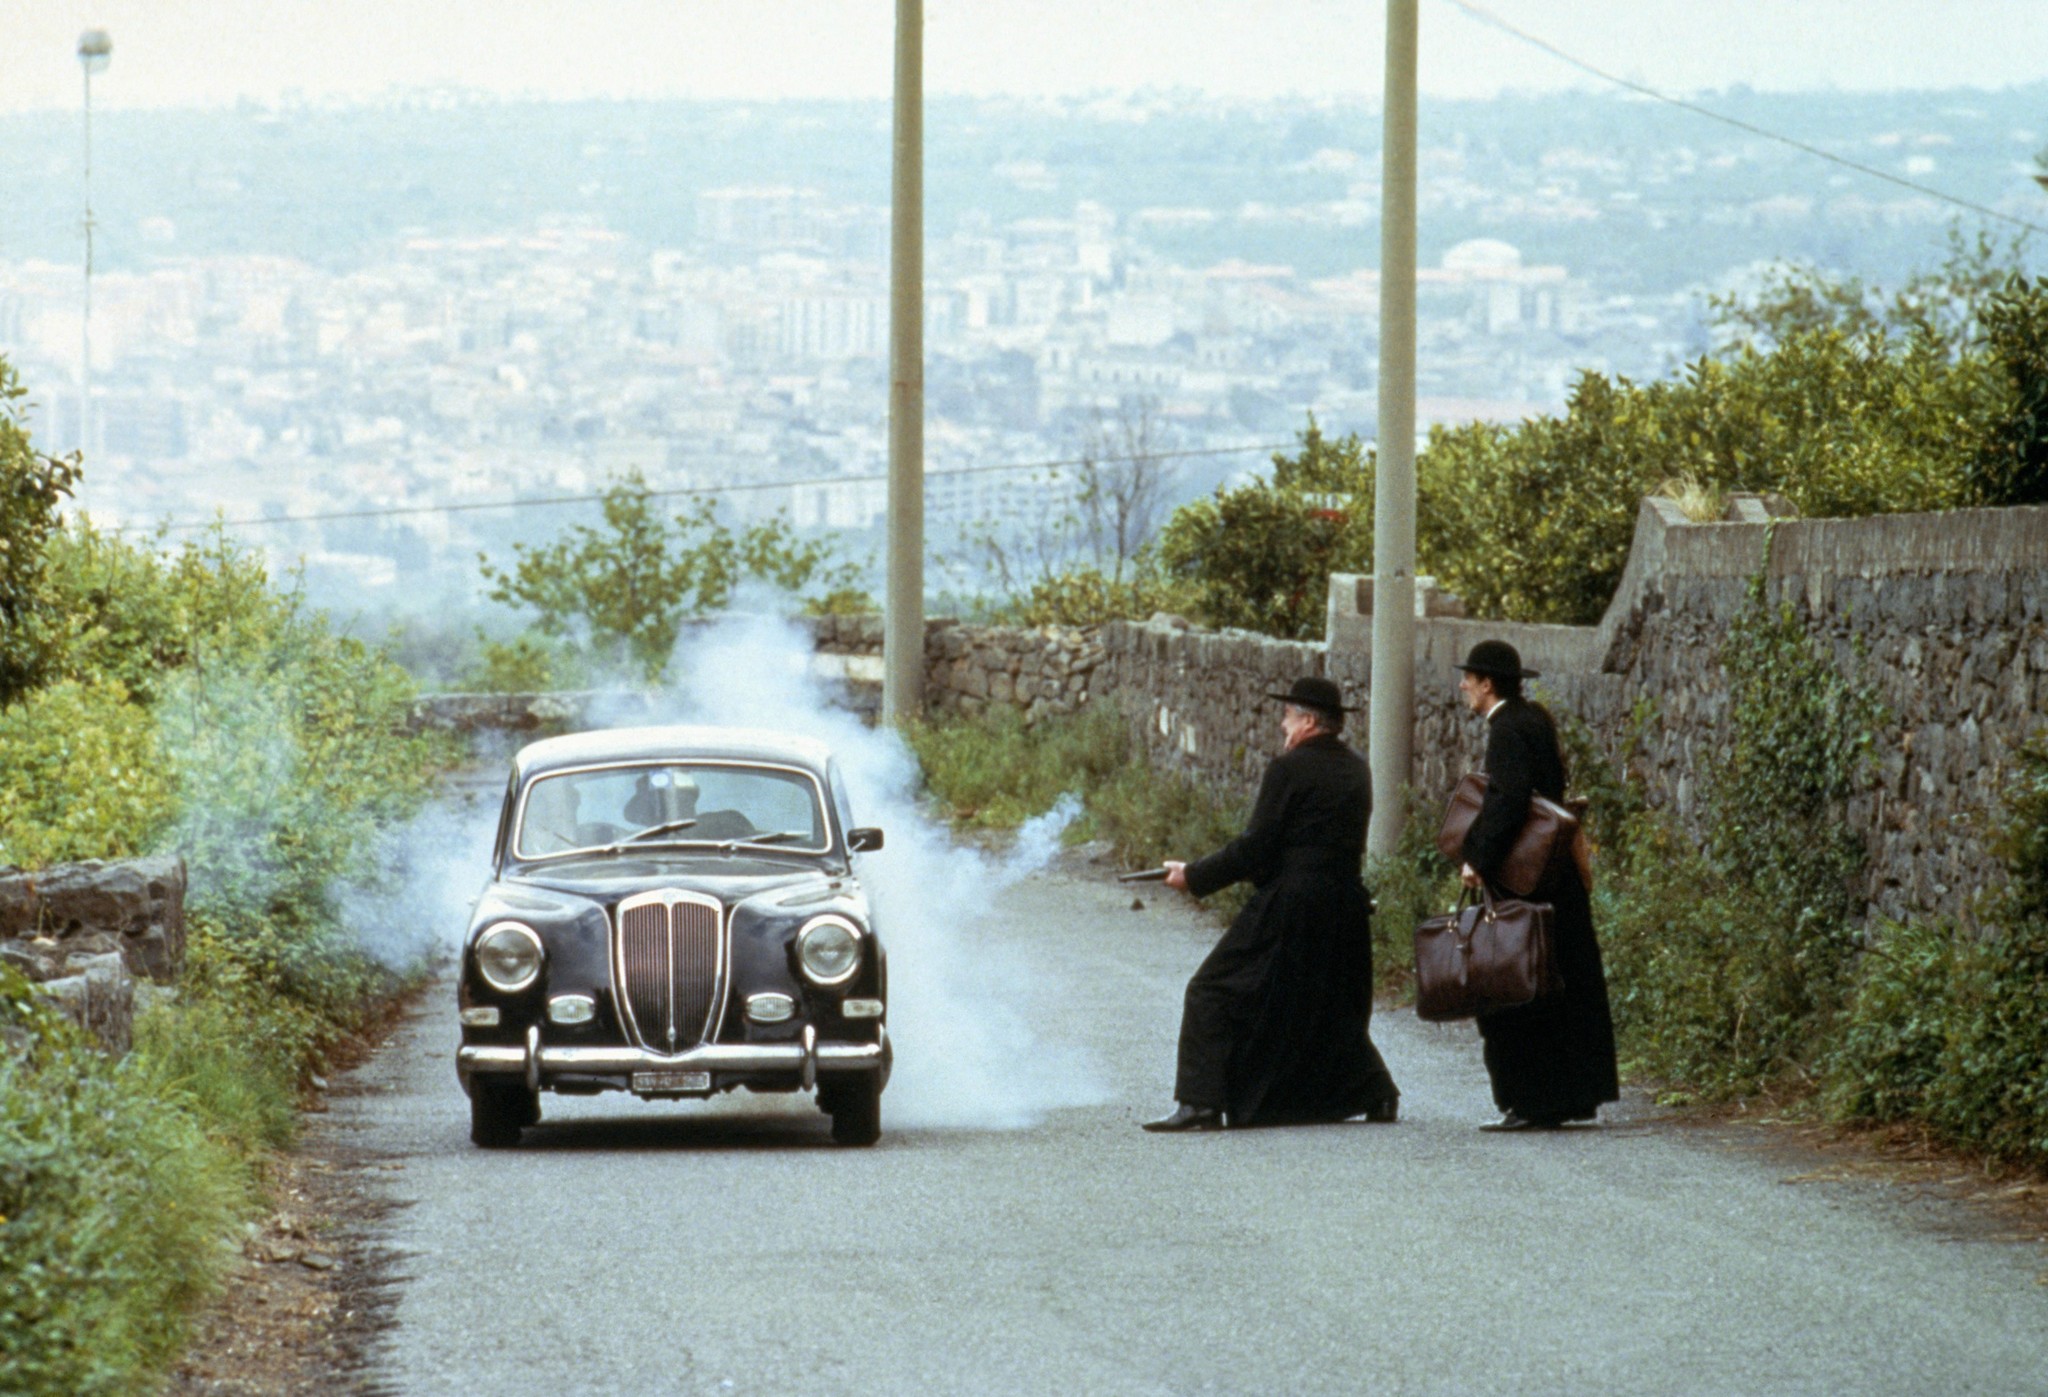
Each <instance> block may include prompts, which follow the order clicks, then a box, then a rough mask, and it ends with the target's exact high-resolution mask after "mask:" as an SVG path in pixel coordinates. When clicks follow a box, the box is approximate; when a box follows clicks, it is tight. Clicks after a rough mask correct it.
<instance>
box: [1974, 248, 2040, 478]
mask: <svg viewBox="0 0 2048 1397" xmlns="http://www.w3.org/2000/svg"><path fill="white" fill-rule="evenodd" d="M1981 318H1982V320H1983V324H1984V345H1985V348H1986V350H1987V351H1988V352H1989V354H1990V357H1991V360H1992V362H1993V364H1995V365H1996V367H1997V371H1998V373H1999V374H2000V376H2001V377H2002V378H2003V380H2004V382H2005V385H2006V386H2007V388H2008V389H2009V390H2010V392H2011V395H2012V396H2011V402H2010V405H2009V407H2008V410H2007V411H2006V412H2005V413H2004V414H2003V415H2002V416H2001V417H2000V419H1999V420H1998V422H1997V424H1996V426H1995V427H1994V428H1993V430H1992V432H1991V434H1990V439H1989V440H1988V441H1987V442H1986V443H1985V446H1984V450H1983V453H1982V455H1981V457H1980V460H1979V463H1978V466H1977V470H1976V473H1975V474H1976V483H1977V487H1978V490H1979V493H1980V494H1981V495H1982V499H1983V503H1985V504H1992V505H2006V504H2048V278H2041V277H2037V278H2033V279H2029V278H2027V277H2024V276H2019V275H2014V276H2013V277H2012V278H2011V279H2010V280H2008V281H2007V282H2006V283H2005V285H2004V286H2003V287H2001V288H2000V289H1999V290H1998V291H1997V292H1996V293H1995V294H1994V295H1992V296H1991V297H1990V298H1989V300H1988V302H1987V303H1986V305H1985V307H1984V310H1983V312H1982V315H1981Z"/></svg>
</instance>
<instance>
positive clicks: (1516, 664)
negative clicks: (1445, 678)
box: [1451, 640, 1542, 679]
mask: <svg viewBox="0 0 2048 1397" xmlns="http://www.w3.org/2000/svg"><path fill="white" fill-rule="evenodd" d="M1451 668H1453V669H1463V670H1469V671H1471V672H1472V673H1473V674H1486V675H1492V676H1493V677H1495V678H1497V679H1540V678H1541V677H1542V676H1541V675H1539V674H1537V672H1536V671H1535V670H1533V669H1523V668H1522V656H1521V652H1520V651H1518V650H1516V649H1515V647H1514V646H1512V645H1510V644H1508V643H1507V642H1506V641H1505V640H1482V641H1480V642H1479V643H1478V644H1477V645H1475V646H1473V647H1472V653H1471V654H1469V655H1467V656H1465V663H1463V664H1461V665H1452V666H1451Z"/></svg>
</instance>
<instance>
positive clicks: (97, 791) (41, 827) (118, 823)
mask: <svg viewBox="0 0 2048 1397" xmlns="http://www.w3.org/2000/svg"><path fill="white" fill-rule="evenodd" d="M0 753H5V760H4V761H0V864H6V863H15V864H21V865H24V866H27V867H37V866H39V865H42V864H46V863H58V862H63V861H67V860H75V859H89V858H123V857H127V856H130V855H133V854H139V853H142V852H144V851H145V850H147V849H149V848H151V847H152V846H153V844H154V842H155V840H156V839H157V838H158V836H160V835H161V834H162V833H163V830H164V828H165V826H166V825H167V824H168V823H169V822H170V817H171V808H172V807H171V780H170V776H169V773H168V770H167V764H166V761H165V756H164V752H163V748H162V745H161V743H160V742H159V741H158V738H157V726H156V720H155V719H154V718H152V717H151V716H150V714H149V713H148V711H147V710H145V709H142V708H139V707H137V706H136V705H135V704H133V703H131V702H129V698H128V693H127V691H126V690H125V689H123V688H122V687H121V685H120V683H119V682H118V681H115V680H91V681H80V680H76V679H66V680H62V681H60V682H58V683H56V684H52V685H50V686H49V687H48V688H43V689H36V690H33V691H31V692H30V693H29V694H28V696H27V697H26V698H23V699H22V700H21V701H19V702H17V703H15V704H14V705H13V706H12V707H9V708H6V709H0Z"/></svg>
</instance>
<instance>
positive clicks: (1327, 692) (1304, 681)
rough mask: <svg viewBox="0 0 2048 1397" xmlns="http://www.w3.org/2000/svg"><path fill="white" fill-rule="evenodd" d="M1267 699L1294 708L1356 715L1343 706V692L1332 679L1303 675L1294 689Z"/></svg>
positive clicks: (1296, 681)
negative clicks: (1275, 700)
mask: <svg viewBox="0 0 2048 1397" xmlns="http://www.w3.org/2000/svg"><path fill="white" fill-rule="evenodd" d="M1266 697H1267V698H1269V699H1278V700H1279V701H1280V702H1281V703H1291V704H1293V705H1294V706H1295V707H1296V708H1320V709H1321V710H1322V711H1323V712H1325V713H1356V712H1358V711H1359V710H1358V709H1356V708H1346V707H1345V706H1344V691H1343V690H1342V689H1340V688H1338V687H1337V683H1336V681H1335V680H1333V679H1324V678H1322V677H1320V676H1319V675H1314V674H1304V675H1303V676H1302V677H1301V678H1299V679H1297V680H1295V681H1294V687H1293V688H1291V689H1289V690H1288V691H1287V692H1286V693H1284V694H1267V695H1266Z"/></svg>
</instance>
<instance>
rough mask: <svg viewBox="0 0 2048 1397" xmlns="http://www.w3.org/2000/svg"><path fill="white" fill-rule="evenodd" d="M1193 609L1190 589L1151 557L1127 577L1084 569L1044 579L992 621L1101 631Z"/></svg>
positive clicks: (1142, 557)
mask: <svg viewBox="0 0 2048 1397" xmlns="http://www.w3.org/2000/svg"><path fill="white" fill-rule="evenodd" d="M1193 608H1194V599H1193V598H1192V597H1191V596H1190V595H1189V594H1188V592H1187V590H1186V589H1185V588H1182V587H1178V586H1176V585H1175V584H1174V582H1173V580H1172V579H1170V578H1168V577H1166V576H1165V575H1163V574H1162V573H1161V572H1160V570H1159V567H1158V562H1157V560H1156V559H1155V558H1154V557H1153V556H1152V555H1151V554H1149V553H1147V554H1141V555H1140V556H1139V557H1138V558H1137V559H1136V560H1134V562H1133V564H1132V567H1131V573H1130V575H1129V576H1128V577H1115V576H1112V575H1110V574H1108V573H1105V572H1103V571H1102V570H1101V569H1100V568H1097V567H1094V566H1091V565H1086V564H1083V565H1080V566H1076V567H1073V568H1070V569H1068V570H1067V571H1065V572H1060V573H1054V574H1052V575H1051V576H1049V577H1042V578H1040V579H1038V580H1037V581H1036V582H1034V583H1032V584H1031V588H1030V590H1029V591H1027V592H1025V593H1024V595H1022V596H1020V597H1016V598H1014V599H1012V600H1011V601H1009V602H1007V603H1005V604H1003V605H1002V606H999V607H997V608H996V609H995V611H994V613H993V617H992V619H993V620H995V621H997V622H998V623H1000V624H1002V625H1009V626H1099V625H1101V624H1103V623H1104V622H1105V621H1118V620H1139V621H1142V620H1144V619H1146V618H1147V617H1149V616H1151V615H1152V614H1153V613H1154V612H1158V611H1173V612H1178V611H1183V610H1191V609H1193Z"/></svg>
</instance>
